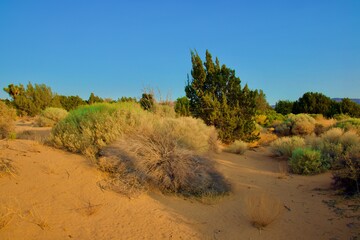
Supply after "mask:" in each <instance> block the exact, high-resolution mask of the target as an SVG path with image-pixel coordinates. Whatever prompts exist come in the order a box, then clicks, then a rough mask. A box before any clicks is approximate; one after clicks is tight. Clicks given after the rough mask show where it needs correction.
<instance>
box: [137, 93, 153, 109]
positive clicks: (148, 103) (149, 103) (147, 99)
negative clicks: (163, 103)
mask: <svg viewBox="0 0 360 240" xmlns="http://www.w3.org/2000/svg"><path fill="white" fill-rule="evenodd" d="M140 105H141V107H142V108H143V109H144V110H147V111H150V112H154V110H155V99H154V95H153V94H151V93H143V94H142V97H141V99H140Z"/></svg>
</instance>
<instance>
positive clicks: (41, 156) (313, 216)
mask: <svg viewBox="0 0 360 240" xmlns="http://www.w3.org/2000/svg"><path fill="white" fill-rule="evenodd" d="M24 130H31V131H38V132H40V134H43V135H46V134H47V133H48V132H49V129H46V128H34V127H31V126H29V125H26V124H18V131H19V132H20V131H24ZM212 157H213V158H214V159H215V161H216V162H217V168H218V169H219V171H220V172H222V173H223V174H224V175H225V177H226V178H227V180H228V181H229V182H230V184H231V185H232V187H233V190H232V193H231V194H230V195H229V196H225V197H222V198H221V199H216V200H213V201H205V202H200V201H197V200H194V199H185V198H183V197H178V196H172V195H170V196H169V195H163V194H161V193H159V192H156V191H147V192H142V193H140V194H137V195H134V196H130V197H129V196H127V195H122V194H119V193H116V192H114V191H110V190H105V189H104V188H102V187H101V183H102V181H103V180H104V178H105V176H104V175H103V173H101V172H100V171H99V170H97V169H96V167H95V166H94V165H93V164H92V163H91V161H89V160H88V159H86V158H85V157H84V156H81V155H78V154H72V153H68V152H66V151H63V150H60V149H54V148H52V147H49V146H47V145H45V144H42V143H39V142H38V141H36V139H35V140H23V139H16V140H1V141H0V158H1V159H5V160H7V161H12V163H13V165H14V166H15V167H16V170H17V171H16V173H15V174H12V175H11V174H10V175H4V176H2V177H1V178H0V203H1V211H2V212H0V226H1V229H0V239H4V240H5V239H52V240H56V239H331V240H335V239H355V237H356V236H357V237H360V235H359V232H360V221H359V219H360V216H359V212H360V210H357V208H359V205H360V204H359V201H358V200H356V199H355V200H354V199H352V200H346V199H344V198H343V197H341V196H338V195H335V192H334V191H333V190H331V189H330V186H331V185H330V184H331V173H325V174H320V175H316V176H298V175H287V174H286V171H285V170H284V160H282V159H277V158H274V157H272V156H271V153H270V151H269V149H268V148H256V149H254V150H248V151H247V152H246V153H245V154H244V155H235V154H230V153H220V154H215V155H213V156H212ZM263 193H266V194H268V195H269V196H272V197H274V198H276V199H278V200H279V201H280V202H281V203H282V205H283V209H282V212H281V215H280V216H279V217H278V218H277V219H276V220H275V221H274V222H273V223H271V224H270V225H268V226H267V227H265V228H264V229H263V230H259V229H257V228H255V227H254V226H252V224H251V221H250V219H249V214H248V211H247V204H246V202H247V199H249V197H250V196H257V195H260V194H263Z"/></svg>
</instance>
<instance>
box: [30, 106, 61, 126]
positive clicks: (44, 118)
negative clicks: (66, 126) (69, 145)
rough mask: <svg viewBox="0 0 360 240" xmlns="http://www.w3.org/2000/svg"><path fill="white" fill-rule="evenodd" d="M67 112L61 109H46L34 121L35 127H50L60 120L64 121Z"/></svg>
mask: <svg viewBox="0 0 360 240" xmlns="http://www.w3.org/2000/svg"><path fill="white" fill-rule="evenodd" d="M67 114H68V112H67V111H66V110H65V109H62V108H53V107H50V108H46V109H45V110H43V111H42V112H41V113H40V115H39V116H38V118H37V119H36V125H38V126H39V127H52V126H54V125H55V124H56V123H58V122H59V121H60V120H62V119H64V118H65V117H66V115H67Z"/></svg>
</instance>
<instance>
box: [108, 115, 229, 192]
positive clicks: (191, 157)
mask: <svg viewBox="0 0 360 240" xmlns="http://www.w3.org/2000/svg"><path fill="white" fill-rule="evenodd" d="M194 124H196V125H199V126H196V125H194ZM203 124H204V123H203V122H201V121H198V120H195V119H190V118H179V119H166V118H165V119H164V118H154V120H153V121H152V122H148V124H147V125H146V126H144V127H143V128H142V130H141V132H139V131H134V132H133V134H131V135H126V136H125V137H123V138H122V139H121V140H120V141H119V142H118V143H116V147H115V149H114V147H113V148H112V149H111V150H108V151H110V152H111V151H112V153H110V154H111V155H116V156H117V159H118V161H121V162H122V164H119V165H118V166H116V165H115V166H116V167H115V170H111V171H114V172H120V173H129V172H130V173H131V174H130V176H133V174H135V175H136V176H137V177H138V179H139V182H143V181H144V182H145V183H146V184H147V185H148V186H149V187H153V188H156V189H159V190H161V191H162V192H164V193H176V194H181V195H184V196H199V197H201V196H204V195H221V194H225V193H227V192H228V191H229V186H228V184H227V183H226V182H225V180H224V178H223V177H222V176H221V174H220V173H218V172H217V171H216V170H215V168H214V166H213V163H212V162H211V161H210V160H209V159H207V158H205V157H203V156H201V155H200V154H201V153H204V151H208V150H209V148H210V147H209V135H205V134H204V135H202V133H203V132H196V131H194V130H192V129H197V128H204V127H206V125H203ZM209 129H210V130H211V129H212V128H209ZM211 132H212V130H211V131H208V133H209V134H210V133H211ZM110 147H111V146H110ZM103 151H105V152H106V149H104V150H103ZM114 152H116V153H115V154H114ZM119 168H120V169H119ZM110 169H113V168H110Z"/></svg>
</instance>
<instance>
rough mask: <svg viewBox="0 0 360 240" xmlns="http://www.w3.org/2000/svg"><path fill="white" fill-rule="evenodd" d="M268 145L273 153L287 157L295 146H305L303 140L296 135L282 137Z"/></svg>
mask: <svg viewBox="0 0 360 240" xmlns="http://www.w3.org/2000/svg"><path fill="white" fill-rule="evenodd" d="M270 146H271V151H272V152H273V153H274V154H275V155H277V156H283V157H286V158H289V157H291V155H292V152H293V151H294V150H295V149H296V148H300V147H304V146H305V140H304V139H303V138H301V137H298V136H293V137H282V138H278V139H276V140H275V141H273V142H272V143H271V144H270Z"/></svg>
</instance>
